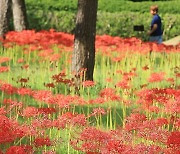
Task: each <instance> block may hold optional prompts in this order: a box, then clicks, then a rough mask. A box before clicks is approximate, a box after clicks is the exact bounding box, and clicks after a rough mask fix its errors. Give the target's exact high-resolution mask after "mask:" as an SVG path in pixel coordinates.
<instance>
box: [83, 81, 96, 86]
mask: <svg viewBox="0 0 180 154" xmlns="http://www.w3.org/2000/svg"><path fill="white" fill-rule="evenodd" d="M82 85H83V86H84V87H93V86H94V85H95V83H94V81H83V83H82Z"/></svg>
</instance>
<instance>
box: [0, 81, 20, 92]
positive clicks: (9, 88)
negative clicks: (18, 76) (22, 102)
mask: <svg viewBox="0 0 180 154" xmlns="http://www.w3.org/2000/svg"><path fill="white" fill-rule="evenodd" d="M0 90H1V91H3V92H5V93H7V94H14V93H16V91H17V88H15V87H13V86H12V85H11V84H8V83H3V84H1V86H0Z"/></svg>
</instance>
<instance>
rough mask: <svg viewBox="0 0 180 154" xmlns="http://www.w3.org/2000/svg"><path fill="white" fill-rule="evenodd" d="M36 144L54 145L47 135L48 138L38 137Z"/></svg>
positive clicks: (38, 145)
mask: <svg viewBox="0 0 180 154" xmlns="http://www.w3.org/2000/svg"><path fill="white" fill-rule="evenodd" d="M34 145H35V146H36V147H41V146H51V145H52V142H51V140H50V139H49V138H48V137H46V138H41V137H38V138H36V139H35V140H34Z"/></svg>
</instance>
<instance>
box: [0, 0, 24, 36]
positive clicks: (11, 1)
mask: <svg viewBox="0 0 180 154" xmlns="http://www.w3.org/2000/svg"><path fill="white" fill-rule="evenodd" d="M11 9H12V13H11ZM12 14H13V21H14V22H13V23H14V29H15V30H16V31H21V30H24V29H27V16H26V5H25V1H24V0H1V1H0V37H4V34H5V33H6V32H7V31H8V26H9V19H10V17H11V15H12Z"/></svg>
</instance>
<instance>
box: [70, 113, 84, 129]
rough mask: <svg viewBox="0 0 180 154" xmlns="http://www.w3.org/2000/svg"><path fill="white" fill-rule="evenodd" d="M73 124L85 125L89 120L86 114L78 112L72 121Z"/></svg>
mask: <svg viewBox="0 0 180 154" xmlns="http://www.w3.org/2000/svg"><path fill="white" fill-rule="evenodd" d="M70 124H71V125H73V126H85V125H86V124H87V120H86V117H85V115H84V114H77V115H74V117H73V118H72V119H71V122H70Z"/></svg>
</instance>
